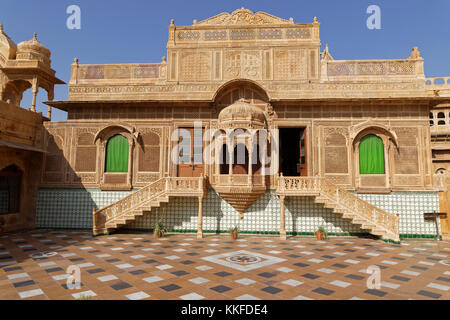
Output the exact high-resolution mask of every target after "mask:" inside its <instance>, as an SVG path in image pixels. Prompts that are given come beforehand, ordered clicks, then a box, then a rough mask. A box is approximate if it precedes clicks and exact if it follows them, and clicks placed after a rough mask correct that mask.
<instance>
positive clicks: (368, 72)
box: [321, 59, 425, 81]
mask: <svg viewBox="0 0 450 320" xmlns="http://www.w3.org/2000/svg"><path fill="white" fill-rule="evenodd" d="M349 78H353V79H355V78H356V79H358V78H360V79H366V78H368V79H370V78H381V79H383V80H397V79H404V78H408V79H411V80H413V79H424V78H425V76H424V72H423V59H398V60H322V77H321V79H322V80H325V81H326V80H341V79H342V80H348V79H349Z"/></svg>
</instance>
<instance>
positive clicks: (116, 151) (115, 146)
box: [105, 134, 129, 172]
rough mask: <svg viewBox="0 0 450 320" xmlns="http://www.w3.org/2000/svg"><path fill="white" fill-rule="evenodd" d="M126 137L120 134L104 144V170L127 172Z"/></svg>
mask: <svg viewBox="0 0 450 320" xmlns="http://www.w3.org/2000/svg"><path fill="white" fill-rule="evenodd" d="M128 148H129V146H128V139H127V138H125V137H124V136H122V135H120V134H116V135H115V136H113V137H111V138H109V140H108V143H107V144H106V162H105V172H128Z"/></svg>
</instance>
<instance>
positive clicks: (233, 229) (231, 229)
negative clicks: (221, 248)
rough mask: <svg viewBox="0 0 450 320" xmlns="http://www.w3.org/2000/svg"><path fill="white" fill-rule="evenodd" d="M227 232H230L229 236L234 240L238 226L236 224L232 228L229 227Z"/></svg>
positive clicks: (237, 232)
mask: <svg viewBox="0 0 450 320" xmlns="http://www.w3.org/2000/svg"><path fill="white" fill-rule="evenodd" d="M228 232H229V233H230V234H231V238H232V239H233V240H236V239H237V237H238V234H239V227H238V226H234V227H233V228H230V229H229V230H228Z"/></svg>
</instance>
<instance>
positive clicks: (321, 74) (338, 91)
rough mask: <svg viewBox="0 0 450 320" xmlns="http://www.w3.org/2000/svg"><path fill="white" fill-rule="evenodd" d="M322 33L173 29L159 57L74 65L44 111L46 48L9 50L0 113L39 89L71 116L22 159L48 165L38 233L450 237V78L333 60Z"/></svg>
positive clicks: (414, 67) (273, 25) (280, 27)
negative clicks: (428, 216)
mask: <svg viewBox="0 0 450 320" xmlns="http://www.w3.org/2000/svg"><path fill="white" fill-rule="evenodd" d="M319 30H320V23H319V22H318V19H317V18H314V19H313V21H312V22H311V23H295V22H294V21H293V19H292V18H291V19H289V20H285V19H281V18H278V17H275V16H272V15H270V14H267V13H263V12H257V13H253V12H251V11H250V10H247V9H238V10H236V11H234V12H233V13H231V14H230V13H222V14H219V15H217V16H214V17H212V18H209V19H206V20H203V21H196V20H194V22H193V24H192V25H191V26H176V25H175V23H174V21H173V20H172V21H171V23H170V25H169V37H168V42H167V55H166V57H167V58H166V57H163V58H162V61H161V62H159V63H141V64H109V65H103V64H95V65H84V64H80V63H79V61H78V60H77V59H75V61H74V63H73V64H72V66H71V68H72V72H71V78H70V82H69V88H68V89H69V99H68V100H67V101H51V100H52V99H51V98H52V97H51V96H52V95H53V94H52V93H51V92H52V91H53V85H54V84H58V83H61V81H60V80H58V79H57V78H55V77H54V72H53V73H52V71H51V69H50V62H49V54H48V57H45V56H44V57H41V56H39V57H37V58H36V59H38V58H39V59H41V60H45V59H47V60H48V61H47V60H45V61H39V63H37V66H36V67H34V69H32V68H31V61H33V57H32V56H31V55H30V57H29V61H28V60H27V62H26V66H24V67H23V68H21V69H20V70H21V71H20V72H19V71H17V69H18V68H19V66H21V63H23V64H25V62H23V60H21V59H23V57H22V58H21V55H20V48H17V53H14V54H12V53H11V51H9V52H6V51H7V50H6V49H5V48H6V45H5V44H3V42H2V43H0V46H4V47H5V48H3V47H0V49H1V51H0V52H1V54H2V55H0V59H2V60H0V66H1V68H0V76H1V77H2V78H1V79H2V81H3V82H2V87H1V90H2V91H1V93H2V102H1V106H2V108H16V106H18V105H19V104H20V98H21V94H22V92H23V90H24V89H26V88H28V87H30V86H32V87H33V92H35V88H37V87H38V86H39V85H40V86H42V87H44V88H46V90H48V91H49V92H50V94H49V100H50V101H48V102H46V103H47V104H48V105H49V107H54V108H58V109H61V110H64V111H67V114H68V120H67V121H63V122H50V121H46V120H49V119H48V118H50V117H51V109H49V115H47V118H45V117H43V120H42V121H43V129H42V138H41V136H39V137H36V139H35V140H39V141H38V142H35V143H36V144H38V143H40V144H42V150H37V151H36V150H35V151H24V150H22V151H20V152H19V153H25V152H34V153H33V154H34V155H35V156H34V158H36V159H39V161H41V166H39V165H38V164H37V162H34V163H35V164H36V165H35V166H36V168H34V169H33V174H29V176H31V175H32V176H33V177H34V178H32V182H30V183H31V184H32V185H36V186H35V189H33V188H31V189H32V190H35V191H33V192H31V194H32V195H33V197H34V198H35V200H36V209H35V211H36V216H35V226H37V227H49V228H93V231H94V233H95V234H102V233H106V232H111V231H115V230H117V229H118V228H128V229H142V230H150V229H152V228H153V225H154V223H155V221H156V220H158V219H161V220H163V222H164V224H165V225H166V226H167V227H168V229H169V230H171V231H174V232H197V234H198V237H201V236H202V235H203V233H206V232H223V231H226V230H227V229H229V228H230V227H233V226H235V225H238V226H239V228H240V230H241V231H242V232H251V233H273V234H280V236H281V237H286V235H290V234H304V235H306V234H312V233H313V232H314V231H315V229H317V227H319V226H321V225H323V226H325V228H326V229H327V230H328V232H329V233H330V234H335V235H353V234H366V233H369V234H372V235H376V236H379V237H381V238H383V239H385V240H387V241H399V240H400V238H401V237H433V236H435V235H436V226H437V228H438V229H439V231H440V233H441V234H443V235H444V237H447V236H449V232H450V226H449V222H448V221H449V220H448V218H446V217H445V216H443V217H441V218H440V221H439V222H440V223H438V224H435V223H434V222H433V221H425V220H424V213H425V212H433V211H436V212H439V211H445V210H448V193H447V191H446V190H447V187H448V185H449V183H450V181H449V174H448V172H449V170H450V143H449V140H448V139H449V138H448V137H449V133H450V123H449V119H450V114H449V113H450V78H449V77H447V78H445V77H444V78H429V79H428V78H426V77H425V73H424V59H423V58H422V57H421V53H420V52H419V50H418V48H416V47H415V48H413V49H412V51H411V52H410V54H409V56H408V52H407V51H406V50H405V57H404V58H401V59H392V60H336V59H334V58H333V56H332V54H331V49H329V48H328V46H325V49H324V50H321V47H322V42H321V39H320V33H319ZM2 34H3V33H2ZM4 37H7V36H6V35H4ZM8 39H9V38H8ZM36 41H37V40H36ZM9 46H10V47H12V46H13V44H11V43H10V44H9ZM19 46H20V44H19ZM10 50H11V49H10ZM32 50H35V49H32ZM40 50H41V49H40ZM5 52H6V53H5ZM33 52H34V51H33ZM40 52H42V51H40ZM100 62H101V61H100ZM45 63H47V65H45ZM41 65H45V66H43V67H41ZM27 68H28V69H27ZM44 69H45V70H44ZM14 70H16V71H14ZM24 70H34V72H35V74H32V73H31V71H29V72H28V73H27V72H24ZM19 76H20V77H19ZM26 77H28V78H26ZM24 78H26V79H24ZM33 103H34V102H33ZM33 106H34V104H33ZM16 109H18V108H16ZM22 111H24V112H27V114H28V113H30V112H32V111H28V110H21V112H22ZM30 121H35V120H30ZM1 130H2V131H0V139H5V138H4V137H2V136H1V135H2V134H3V133H4V130H3V129H1ZM22 144H23V142H22ZM0 148H2V149H1V151H0V152H3V153H2V160H1V161H0V170H1V169H3V168H5V167H6V168H7V167H8V166H10V165H14V164H16V165H17V163H16V162H14V159H15V157H16V158H17V157H19V155H15V153H13V150H14V152H15V151H16V150H15V149H14V145H9V146H7V145H3V146H0ZM16 148H19V147H17V146H16ZM3 154H4V155H6V154H10V155H9V156H8V157H6V156H5V157H4V156H3ZM11 154H14V155H11ZM22 157H24V158H23V161H26V160H27V159H29V156H26V155H22ZM27 157H28V158H27ZM34 158H33V159H34ZM240 158H241V159H240ZM4 159H9V160H8V161H5V160H4ZM16 169H17V170H16ZM8 170H13V171H14V170H16V171H22V172H25V171H26V170H29V169H28V168H26V167H24V166H21V165H18V167H17V168H16V167H14V168H13V169H11V167H10V169H8ZM5 172H6V171H5ZM27 172H28V171H27ZM36 172H38V174H36ZM5 176H6V173H5ZM5 179H6V178H5ZM5 179H4V180H5ZM5 181H6V180H5ZM0 187H1V183H0ZM29 210H31V209H29ZM33 212H34V211H33ZM23 214H24V213H23ZM33 216H34V215H33Z"/></svg>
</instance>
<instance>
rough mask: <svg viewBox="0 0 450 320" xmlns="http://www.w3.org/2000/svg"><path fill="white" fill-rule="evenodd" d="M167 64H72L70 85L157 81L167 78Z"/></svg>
mask: <svg viewBox="0 0 450 320" xmlns="http://www.w3.org/2000/svg"><path fill="white" fill-rule="evenodd" d="M165 75H166V63H165V62H162V63H130V64H78V63H73V64H72V75H71V79H70V84H79V83H92V81H102V80H108V81H111V80H112V81H114V82H124V81H130V80H136V81H137V82H142V81H146V80H151V81H156V80H158V79H160V78H163V79H164V78H165Z"/></svg>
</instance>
